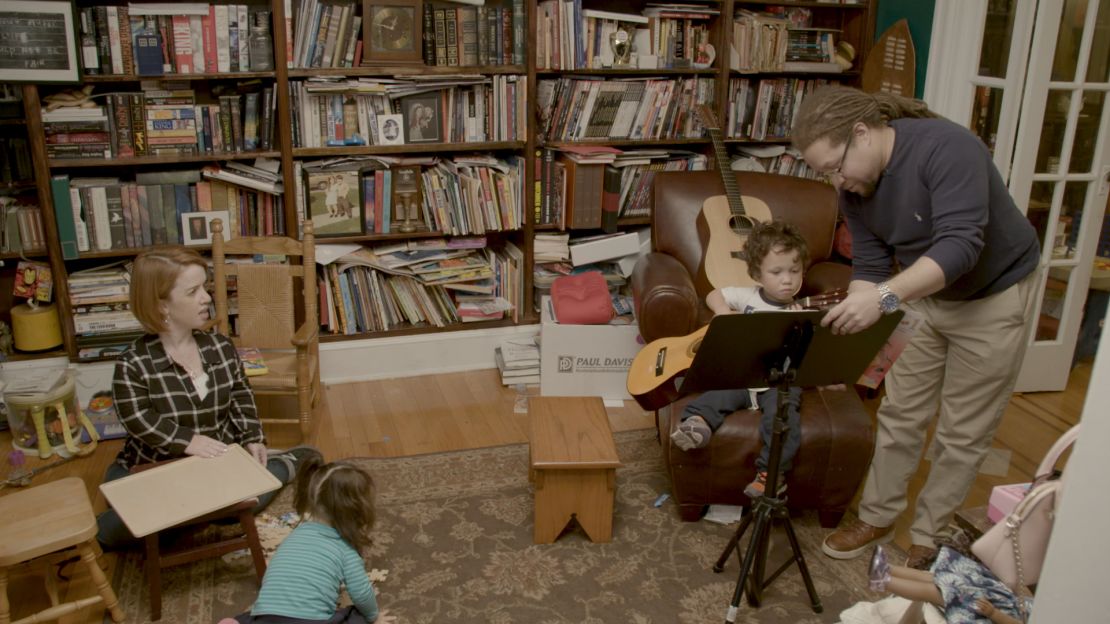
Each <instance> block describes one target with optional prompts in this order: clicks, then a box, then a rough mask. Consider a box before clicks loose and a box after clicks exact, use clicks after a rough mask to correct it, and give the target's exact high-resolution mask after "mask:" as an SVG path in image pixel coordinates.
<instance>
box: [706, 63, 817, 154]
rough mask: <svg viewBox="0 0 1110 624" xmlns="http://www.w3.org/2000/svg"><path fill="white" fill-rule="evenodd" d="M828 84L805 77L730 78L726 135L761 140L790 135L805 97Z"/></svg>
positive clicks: (783, 137) (782, 137)
mask: <svg viewBox="0 0 1110 624" xmlns="http://www.w3.org/2000/svg"><path fill="white" fill-rule="evenodd" d="M828 83H829V82H828V81H827V80H824V79H805V78H768V79H763V80H759V79H751V78H732V79H730V80H729V81H728V111H727V114H726V127H725V136H727V137H729V138H740V139H755V140H759V141H762V140H766V139H785V138H787V137H789V136H790V130H791V128H793V126H794V115H795V114H796V113H797V110H798V107H799V106H801V103H802V99H803V98H804V97H805V96H806V95H807V94H809V93H812V92H813V91H814V90H816V89H818V88H820V87H822V86H824V85H827V84H828Z"/></svg>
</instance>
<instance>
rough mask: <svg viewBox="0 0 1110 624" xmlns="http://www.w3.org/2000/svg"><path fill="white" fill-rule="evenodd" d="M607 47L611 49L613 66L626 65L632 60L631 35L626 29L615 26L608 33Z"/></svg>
mask: <svg viewBox="0 0 1110 624" xmlns="http://www.w3.org/2000/svg"><path fill="white" fill-rule="evenodd" d="M609 47H610V48H611V49H612V50H613V67H627V66H628V64H629V61H631V60H632V37H631V35H629V34H628V31H627V30H625V29H623V28H621V27H619V26H618V27H617V30H616V32H612V33H610V34H609Z"/></svg>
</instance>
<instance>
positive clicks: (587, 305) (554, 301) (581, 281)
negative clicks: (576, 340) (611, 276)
mask: <svg viewBox="0 0 1110 624" xmlns="http://www.w3.org/2000/svg"><path fill="white" fill-rule="evenodd" d="M551 305H552V306H553V307H554V308H555V319H556V320H557V321H559V322H560V323H562V324H566V325H601V324H604V323H608V322H609V319H611V318H613V301H612V300H611V299H610V298H609V285H608V284H606V283H605V278H604V277H602V275H601V272H600V271H586V272H585V273H578V274H577V275H564V276H562V277H557V278H555V281H554V282H552V283H551Z"/></svg>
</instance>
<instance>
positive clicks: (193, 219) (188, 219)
mask: <svg viewBox="0 0 1110 624" xmlns="http://www.w3.org/2000/svg"><path fill="white" fill-rule="evenodd" d="M216 219H219V220H220V221H221V222H222V224H223V226H224V231H223V236H224V240H225V241H229V240H231V225H230V224H229V219H228V213H227V211H226V210H209V211H204V212H186V213H185V214H183V215H181V238H182V240H184V241H185V245H186V246H188V247H198V246H201V245H211V244H212V221H214V220H216Z"/></svg>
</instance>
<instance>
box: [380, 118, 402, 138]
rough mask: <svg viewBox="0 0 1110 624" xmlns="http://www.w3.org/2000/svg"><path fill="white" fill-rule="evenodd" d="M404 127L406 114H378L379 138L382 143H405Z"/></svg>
mask: <svg viewBox="0 0 1110 624" xmlns="http://www.w3.org/2000/svg"><path fill="white" fill-rule="evenodd" d="M404 128H405V116H404V115H401V114H400V113H396V114H393V115H378V138H379V139H380V143H381V144H382V145H404V144H405V133H404Z"/></svg>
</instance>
